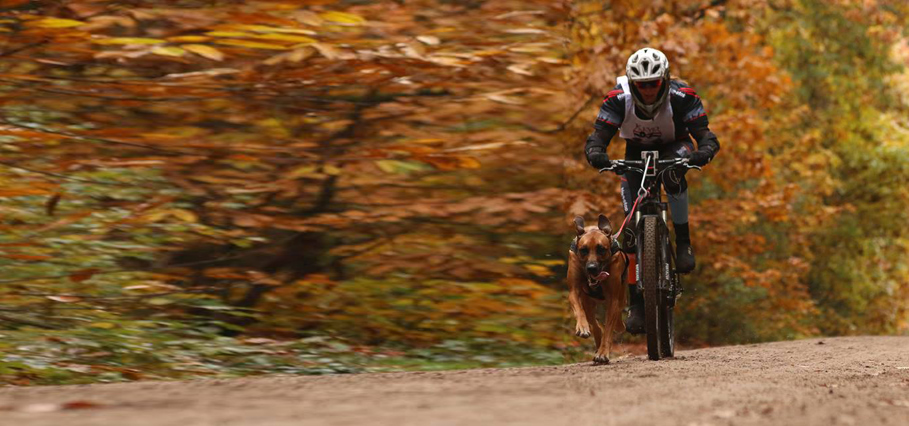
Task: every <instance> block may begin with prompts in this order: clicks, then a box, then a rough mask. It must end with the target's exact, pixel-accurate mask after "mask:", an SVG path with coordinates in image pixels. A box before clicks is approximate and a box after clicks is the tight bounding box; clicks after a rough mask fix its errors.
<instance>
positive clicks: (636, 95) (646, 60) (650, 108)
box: [625, 47, 669, 116]
mask: <svg viewBox="0 0 909 426" xmlns="http://www.w3.org/2000/svg"><path fill="white" fill-rule="evenodd" d="M625 75H627V76H628V82H629V83H631V84H629V86H631V87H630V88H631V98H632V99H633V100H634V105H635V106H636V107H638V108H640V109H642V110H643V111H644V112H645V113H647V115H650V116H653V114H654V112H656V110H657V108H659V107H660V105H662V104H663V102H665V101H666V98H667V97H668V96H669V59H666V55H664V54H663V52H660V51H659V50H656V49H653V48H650V47H645V48H643V49H641V50H638V51H637V52H634V54H632V55H631V57H629V58H628V64H627V65H625ZM653 80H663V83H662V84H661V85H660V93H659V94H658V95H657V99H656V101H654V102H653V103H652V104H645V103H644V100H643V99H642V98H641V93H640V92H638V89H637V88H636V87H635V86H634V83H635V82H636V81H653Z"/></svg>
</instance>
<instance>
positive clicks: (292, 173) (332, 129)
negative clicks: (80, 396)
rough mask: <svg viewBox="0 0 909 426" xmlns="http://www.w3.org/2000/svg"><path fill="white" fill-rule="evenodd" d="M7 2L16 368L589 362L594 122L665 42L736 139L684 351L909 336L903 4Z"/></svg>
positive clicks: (121, 374) (599, 208)
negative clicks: (577, 239) (585, 309)
mask: <svg viewBox="0 0 909 426" xmlns="http://www.w3.org/2000/svg"><path fill="white" fill-rule="evenodd" d="M0 7H2V9H3V13H2V16H0V38H2V41H0V104H2V114H0V231H2V232H0V268H2V271H3V274H2V277H0V284H2V286H0V295H2V298H0V381H2V382H4V383H9V384H18V385H27V384H48V383H85V382H97V381H119V380H138V379H161V378H181V377H198V376H218V377H220V376H235V375H247V374H263V373H274V372H281V373H298V374H299V373H303V374H319V373H332V372H358V371H383V370H388V369H402V368H403V369H429V368H459V367H471V366H506V365H527V364H545V363H562V362H572V361H581V360H587V359H588V358H589V355H588V354H586V353H585V352H587V351H588V350H589V348H588V347H589V346H591V344H590V343H589V342H587V341H579V340H577V339H576V338H575V337H574V336H573V335H572V334H571V331H572V330H573V328H572V324H571V319H570V316H569V313H568V309H567V299H566V293H567V289H566V287H565V283H564V275H565V260H566V257H567V248H568V243H569V242H570V239H571V237H572V232H573V231H572V226H571V225H570V219H571V218H572V217H573V216H574V215H576V214H581V215H585V216H586V217H587V218H588V220H593V218H594V217H595V216H596V214H598V213H600V212H602V213H605V214H607V215H608V216H609V217H610V218H611V219H612V221H613V222H614V223H615V222H618V221H620V220H621V219H622V213H621V208H620V203H619V198H618V180H617V178H615V177H614V176H606V175H598V174H597V173H596V172H595V171H594V170H593V169H591V168H590V167H589V166H588V165H587V164H586V162H585V160H584V158H583V153H582V150H583V144H584V141H585V138H586V135H587V134H588V133H589V132H590V130H591V129H592V123H593V120H594V118H595V116H596V111H597V109H598V108H599V104H600V101H601V100H602V98H603V96H604V95H605V93H606V92H608V91H609V90H611V89H612V87H613V85H614V81H615V77H616V76H618V75H621V74H623V69H624V63H625V60H626V59H627V57H628V55H629V54H630V53H632V52H633V51H635V50H637V49H639V48H641V47H643V46H647V45H649V46H652V47H655V48H659V49H661V50H662V51H664V52H665V53H666V54H667V55H668V57H669V59H670V62H671V64H672V69H673V74H674V75H677V76H678V77H680V78H683V79H684V80H686V81H687V82H688V83H689V84H691V85H692V86H693V87H695V88H696V89H697V90H698V92H699V94H700V96H701V97H702V98H703V99H704V102H705V104H706V107H707V110H708V114H709V118H710V122H711V129H712V130H713V131H714V132H715V133H716V134H717V135H718V136H719V140H720V143H721V144H722V150H721V152H720V154H719V156H718V158H717V159H716V161H714V162H713V163H711V164H710V165H709V166H708V167H707V168H705V170H704V171H703V172H700V173H689V175H688V176H689V181H690V182H691V199H692V212H691V222H692V229H693V231H692V233H693V239H694V244H695V248H696V251H697V255H698V260H699V262H698V263H699V266H698V269H697V270H696V271H695V273H693V274H692V275H690V276H689V279H688V280H687V281H686V292H685V294H684V296H683V299H682V301H681V303H680V312H679V314H678V316H677V318H678V324H677V328H678V333H679V339H680V341H681V342H682V344H683V345H688V346H700V345H719V344H732V343H744V342H759V341H769V340H779V339H795V338H801V337H806V336H817V335H843V334H885V333H886V334H906V333H909V269H907V263H906V260H905V259H907V258H909V257H907V255H909V231H907V229H906V225H905V224H906V223H909V189H907V186H906V182H909V121H907V117H909V114H907V113H909V73H907V70H906V65H907V64H909V45H907V35H909V34H907V31H906V28H907V19H909V5H907V4H906V2H904V1H901V0H878V1H875V0H865V1H855V0H834V1H820V0H729V1H723V0H713V1H709V2H708V1H694V0H678V1H672V0H664V1H652V2H637V1H607V2H602V1H590V0H578V1H573V2H552V1H542V0H529V1H528V0H522V1H517V0H467V1H451V0H412V1H411V0H399V1H383V2H378V1H368V0H348V1H328V0H309V1H278V0H275V1H244V2H235V1H219V0H178V1H153V0H123V1H92V0H76V1H30V0H0ZM609 149H610V153H611V156H612V157H613V158H616V157H618V156H620V155H621V153H622V149H623V143H622V142H621V141H615V142H614V143H613V144H612V145H611V146H610V148H609ZM623 339H624V342H625V343H635V342H636V340H634V339H630V338H628V337H624V338H623Z"/></svg>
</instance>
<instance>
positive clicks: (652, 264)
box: [641, 216, 662, 361]
mask: <svg viewBox="0 0 909 426" xmlns="http://www.w3.org/2000/svg"><path fill="white" fill-rule="evenodd" d="M643 220H644V238H643V241H641V243H642V246H641V281H642V284H643V287H644V331H646V332H647V357H648V358H650V359H651V360H654V361H656V360H659V359H660V339H659V337H660V321H659V316H660V315H659V314H660V306H661V305H662V303H660V300H659V298H658V297H657V296H658V292H659V288H658V287H659V279H660V262H659V261H658V258H659V248H658V246H657V242H658V241H659V234H658V230H657V218H656V216H644V218H643Z"/></svg>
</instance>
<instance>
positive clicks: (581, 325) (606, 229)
mask: <svg viewBox="0 0 909 426" xmlns="http://www.w3.org/2000/svg"><path fill="white" fill-rule="evenodd" d="M574 224H575V227H576V228H577V237H576V238H575V240H574V242H573V243H572V244H571V248H570V249H569V251H568V289H569V292H568V302H569V304H570V305H571V311H572V313H574V317H575V319H576V320H577V325H576V326H575V333H574V334H575V335H576V336H578V337H582V338H585V339H586V338H588V337H590V334H591V330H592V332H593V339H594V342H595V343H596V353H595V355H594V358H593V363H594V365H597V364H609V350H610V349H611V348H612V333H613V332H614V331H618V332H621V331H622V330H624V329H625V326H624V324H623V323H622V309H623V308H624V307H625V297H626V294H625V292H626V291H627V290H628V289H627V285H626V284H625V273H626V265H627V264H628V261H627V259H626V258H625V255H624V253H622V251H621V250H619V246H618V242H617V241H616V240H615V238H614V237H613V236H612V226H611V225H610V223H609V219H608V218H607V217H606V216H604V215H602V214H601V215H600V216H599V218H598V221H597V226H588V227H586V228H585V227H584V218H583V217H581V216H578V217H576V218H575V219H574ZM598 304H604V305H605V308H606V309H605V310H606V323H605V326H604V325H601V324H600V322H599V321H597V305H598Z"/></svg>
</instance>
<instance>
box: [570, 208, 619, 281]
mask: <svg viewBox="0 0 909 426" xmlns="http://www.w3.org/2000/svg"><path fill="white" fill-rule="evenodd" d="M574 224H575V227H576V228H577V231H578V239H577V252H576V254H577V256H578V260H579V261H580V262H581V263H582V264H583V265H584V269H585V270H586V271H587V276H588V278H589V279H591V280H594V281H602V280H604V279H606V277H607V276H609V274H608V272H606V270H605V269H606V266H607V265H608V264H609V260H610V259H611V258H612V226H611V225H610V224H609V218H607V217H606V216H605V215H602V214H601V215H600V217H599V218H598V220H597V226H595V227H594V226H589V227H586V228H585V227H584V218H583V217H581V216H578V217H575V218H574Z"/></svg>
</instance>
